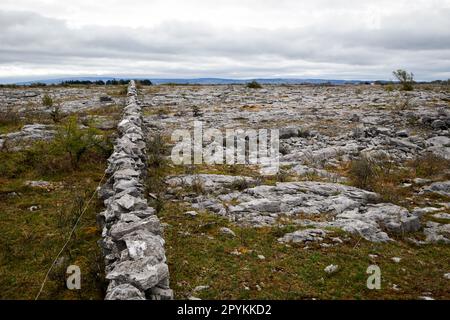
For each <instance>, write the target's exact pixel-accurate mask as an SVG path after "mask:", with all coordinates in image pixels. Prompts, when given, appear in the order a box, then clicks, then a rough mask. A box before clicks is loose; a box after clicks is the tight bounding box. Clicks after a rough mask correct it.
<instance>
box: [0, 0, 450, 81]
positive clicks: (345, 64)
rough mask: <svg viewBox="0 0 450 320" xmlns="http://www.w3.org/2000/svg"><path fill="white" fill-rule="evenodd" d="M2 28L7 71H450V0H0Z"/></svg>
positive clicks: (347, 75)
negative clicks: (401, 69)
mask: <svg viewBox="0 0 450 320" xmlns="http://www.w3.org/2000/svg"><path fill="white" fill-rule="evenodd" d="M0 30H1V31H0V78H19V77H28V78H39V77H40V78H49V77H54V76H64V75H117V76H120V75H128V76H131V75H136V76H149V77H164V78H187V77H188V78H193V77H227V78H254V77H267V78H274V77H295V78H333V79H390V78H392V77H391V72H392V70H394V69H397V68H405V69H407V70H410V71H412V72H414V73H415V75H416V77H417V79H420V80H431V79H447V78H450V0H434V1H433V0H427V1H403V0H398V1H395V0H390V1H384V0H381V1H380V0H377V1H336V0H335V1H331V0H319V1H317V0H316V1H298V0H292V1H290V0H259V1H257V0H247V1H246V0H239V1H237V0H226V1H217V0H214V1H211V0H185V1H181V0H179V1H174V0H164V1H158V0H156V1H155V0H150V1H149V0H145V1H144V0H135V1H132V2H126V1H123V0H120V1H116V0H107V1H96V2H95V3H93V1H87V0H78V1H52V0H41V1H36V0H33V1H31V0H30V1H27V0H13V1H10V0H1V2H0Z"/></svg>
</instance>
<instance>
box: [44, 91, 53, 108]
mask: <svg viewBox="0 0 450 320" xmlns="http://www.w3.org/2000/svg"><path fill="white" fill-rule="evenodd" d="M42 105H43V106H44V107H49V108H51V107H53V99H52V97H50V96H49V95H48V94H45V95H44V96H43V97H42Z"/></svg>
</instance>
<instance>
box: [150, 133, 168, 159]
mask: <svg viewBox="0 0 450 320" xmlns="http://www.w3.org/2000/svg"><path fill="white" fill-rule="evenodd" d="M166 153H167V145H166V143H165V141H164V138H163V136H162V135H161V134H159V133H157V134H155V135H154V136H153V137H152V138H151V139H150V140H149V141H148V146H147V156H148V166H149V168H163V167H165V166H166V165H167V159H166V156H165V155H166Z"/></svg>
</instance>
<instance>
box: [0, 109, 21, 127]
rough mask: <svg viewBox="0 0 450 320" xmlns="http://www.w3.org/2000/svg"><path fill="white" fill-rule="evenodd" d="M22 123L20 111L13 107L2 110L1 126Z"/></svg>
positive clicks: (0, 113) (0, 114)
mask: <svg viewBox="0 0 450 320" xmlns="http://www.w3.org/2000/svg"><path fill="white" fill-rule="evenodd" d="M19 124H21V118H20V115H19V113H18V112H16V111H14V110H13V109H12V108H6V110H4V111H1V112H0V126H18V125H19Z"/></svg>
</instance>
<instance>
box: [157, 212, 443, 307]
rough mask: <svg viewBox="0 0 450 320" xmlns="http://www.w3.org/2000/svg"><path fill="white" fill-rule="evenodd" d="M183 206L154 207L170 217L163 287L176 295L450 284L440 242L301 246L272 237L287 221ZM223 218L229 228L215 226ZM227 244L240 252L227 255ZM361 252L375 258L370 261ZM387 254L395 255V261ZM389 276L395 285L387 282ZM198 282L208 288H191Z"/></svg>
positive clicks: (439, 289)
mask: <svg viewBox="0 0 450 320" xmlns="http://www.w3.org/2000/svg"><path fill="white" fill-rule="evenodd" d="M187 210H189V208H187V207H182V206H180V205H179V204H173V203H172V204H167V205H166V206H165V208H164V209H163V211H162V212H161V213H160V216H161V220H162V221H163V222H165V223H168V224H169V225H170V226H168V227H167V229H166V232H165V240H166V253H167V258H168V262H169V269H170V272H171V273H170V276H171V287H172V289H174V291H175V297H176V298H178V299H180V298H187V297H189V296H191V295H193V296H196V297H199V298H202V299H312V298H318V299H416V298H417V297H418V296H421V295H423V292H431V293H432V296H433V297H434V298H440V299H444V298H446V299H448V298H450V284H449V282H448V280H446V279H444V277H443V275H444V273H447V272H448V271H449V270H448V266H449V264H450V247H448V246H445V245H427V246H422V247H416V246H413V245H410V244H407V243H406V242H404V241H402V240H400V241H396V242H395V243H390V244H374V243H370V242H367V241H365V240H363V239H360V238H358V237H354V236H350V238H349V239H350V240H349V241H348V242H345V243H344V244H341V245H339V246H336V247H331V248H321V247H320V246H318V245H312V246H310V248H309V249H308V250H305V249H304V248H303V246H301V245H290V246H287V245H285V244H280V243H278V241H277V239H278V238H279V237H281V236H282V235H284V234H285V233H286V232H291V231H293V230H296V229H297V228H295V227H293V226H290V227H285V228H277V227H274V228H239V227H237V226H235V225H233V224H231V223H230V222H228V221H227V220H224V219H221V218H219V217H217V216H215V215H212V214H209V213H205V212H203V213H201V214H200V215H198V216H196V217H195V218H192V217H189V216H186V215H184V212H185V211H187ZM223 226H227V227H230V228H231V229H232V230H234V231H235V233H236V235H237V236H236V237H235V238H230V237H228V236H224V235H222V234H220V233H219V229H220V227H223ZM341 233H342V232H341ZM339 234H340V233H339V232H337V235H339ZM340 235H341V238H342V234H340ZM235 250H238V251H240V252H242V254H241V255H240V256H236V255H232V254H231V252H233V251H235ZM369 254H376V255H378V258H377V259H376V260H374V261H372V260H371V258H369ZM258 255H263V256H265V260H260V259H259V258H258ZM392 257H401V258H402V260H401V262H400V263H398V264H397V263H395V262H393V261H392V260H391V258H392ZM330 264H337V265H339V267H340V270H339V271H338V272H337V273H336V274H333V275H327V274H326V273H325V272H324V271H323V269H324V268H325V267H326V266H328V265H330ZM372 264H376V265H378V266H379V267H380V268H381V272H382V287H381V290H369V289H367V288H366V281H367V277H368V275H367V274H366V270H367V267H368V266H369V265H372ZM393 284H396V285H397V286H398V287H399V288H400V291H395V290H394V289H392V286H393ZM199 285H209V286H210V288H209V289H207V290H204V291H201V292H198V293H194V292H193V289H194V288H195V287H196V286H199ZM257 285H258V286H259V287H260V288H261V290H260V291H259V290H258V289H257ZM246 287H247V288H249V289H250V290H246Z"/></svg>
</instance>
